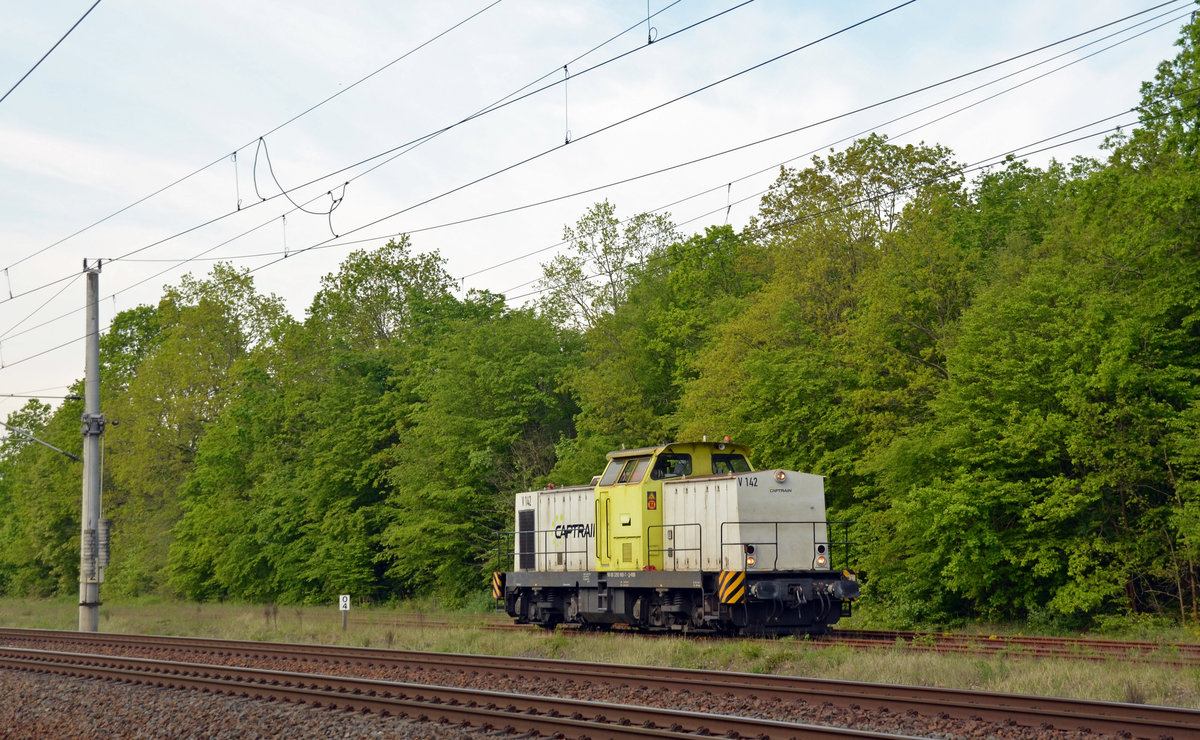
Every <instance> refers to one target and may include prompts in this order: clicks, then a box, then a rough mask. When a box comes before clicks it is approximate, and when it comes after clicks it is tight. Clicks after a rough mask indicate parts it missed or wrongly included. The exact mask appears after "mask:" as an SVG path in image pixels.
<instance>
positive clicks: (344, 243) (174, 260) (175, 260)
mask: <svg viewBox="0 0 1200 740" xmlns="http://www.w3.org/2000/svg"><path fill="white" fill-rule="evenodd" d="M677 2H678V0H677ZM1166 4H1170V3H1164V5H1166ZM668 7H669V6H668ZM1158 7H1161V6H1158ZM1143 12H1146V11H1143ZM1171 12H1173V11H1168V12H1166V13H1163V14H1160V15H1158V16H1154V17H1152V18H1150V19H1147V20H1143V21H1140V22H1138V23H1135V24H1133V25H1132V26H1129V27H1126V28H1123V29H1120V30H1118V31H1115V32H1113V33H1111V34H1108V35H1106V36H1103V37H1101V38H1099V39H1094V40H1092V41H1090V42H1088V43H1085V44H1082V45H1080V46H1077V47H1075V48H1073V49H1070V50H1068V51H1065V52H1062V53H1060V54H1057V55H1055V56H1053V57H1050V58H1048V59H1045V60H1042V61H1040V62H1037V63H1035V64H1032V65H1029V66H1026V67H1024V68H1022V69H1019V70H1016V71H1014V72H1011V73H1008V74H1005V75H1003V76H1001V77H998V78H996V79H994V80H991V81H989V82H986V83H983V84H980V85H977V86H975V87H972V88H970V89H968V90H965V91H963V92H959V93H956V94H954V95H951V96H949V97H947V98H944V99H942V100H940V101H936V102H934V103H931V104H929V105H926V106H923V107H921V108H918V109H916V110H915V111H911V112H909V113H906V114H904V115H901V116H897V117H895V118H892V119H890V120H888V121H885V122H883V123H881V124H877V125H874V126H872V127H868V128H867V129H864V130H863V131H861V132H859V133H856V134H852V135H849V136H845V137H842V138H841V139H838V140H836V141H834V142H831V143H828V144H824V145H822V146H820V147H817V148H815V149H813V150H811V151H808V152H806V153H804V154H801V155H797V156H794V157H791V158H789V159H787V160H784V161H783V162H780V163H778V164H773V165H770V166H768V167H766V168H762V169H760V170H757V171H755V172H752V173H750V174H748V175H743V176H741V177H739V178H735V179H733V180H731V181H729V183H725V184H722V185H720V186H718V187H721V188H724V187H726V186H727V185H730V186H731V185H732V184H733V183H737V182H742V181H744V180H747V179H750V178H751V177H754V176H757V175H760V174H763V173H764V172H767V171H769V170H773V169H776V168H777V167H780V166H785V165H787V164H790V163H791V162H793V161H796V160H798V159H802V158H804V157H807V156H811V155H812V154H814V153H816V152H817V151H821V150H823V149H825V148H828V147H832V146H835V145H837V144H839V143H842V142H845V141H848V140H851V139H854V138H857V137H858V136H861V135H863V134H865V133H868V132H870V131H872V130H879V129H880V128H881V127H883V126H886V125H889V124H891V123H894V122H896V121H899V120H903V119H905V118H908V117H911V116H913V115H916V114H918V113H921V112H924V111H926V110H929V109H931V108H934V107H936V106H938V105H941V104H943V103H945V102H948V101H951V100H954V99H957V98H960V97H963V96H964V95H967V94H970V93H972V92H976V91H978V90H980V89H983V88H985V87H988V86H990V85H993V84H996V83H997V82H1000V81H1003V80H1005V79H1009V78H1011V77H1013V76H1015V75H1018V74H1020V73H1022V72H1025V71H1028V70H1031V69H1034V68H1036V67H1038V66H1041V65H1044V64H1047V63H1049V62H1051V61H1054V60H1056V59H1060V58H1062V57H1063V56H1066V55H1067V54H1071V53H1074V52H1075V51H1079V50H1081V49H1084V48H1087V47H1089V46H1093V45H1095V44H1097V43H1100V42H1102V41H1105V40H1107V39H1110V38H1112V37H1113V36H1116V35H1120V34H1122V33H1125V32H1128V31H1130V30H1132V29H1134V28H1137V27H1138V26H1141V25H1145V24H1146V23H1151V22H1153V21H1155V20H1158V19H1159V18H1162V17H1164V16H1166V15H1170V13H1171ZM1140 14H1141V13H1138V14H1134V15H1133V16H1127V17H1126V18H1124V19H1120V20H1128V19H1130V18H1133V17H1136V16H1137V15H1140ZM1185 16H1186V14H1185ZM1182 17H1184V16H1178V17H1176V18H1172V19H1171V20H1168V21H1167V22H1165V23H1163V24H1160V25H1158V26H1154V27H1153V28H1151V29H1148V30H1145V31H1142V32H1141V33H1138V34H1136V35H1134V36H1131V37H1128V38H1126V39H1123V40H1121V41H1119V42H1117V43H1115V44H1112V45H1109V46H1107V47H1105V48H1104V49H1101V50H1099V51H1096V52H1093V53H1092V54H1089V55H1087V56H1084V57H1081V58H1080V59H1076V60H1074V61H1072V62H1069V63H1068V64H1064V65H1061V66H1059V67H1056V68H1055V69H1054V70H1051V71H1050V72H1046V73H1044V74H1042V75H1039V76H1038V77H1035V78H1032V79H1030V80H1026V81H1023V82H1021V83H1020V84H1018V85H1014V86H1012V87H1009V88H1007V89H1005V90H1004V91H1001V92H999V93H996V94H994V95H992V96H989V97H987V98H984V99H982V100H980V101H976V102H974V103H972V104H970V105H968V106H964V107H962V108H959V109H956V110H955V111H952V112H951V113H948V114H946V115H945V116H942V117H940V118H938V119H934V121H928V122H926V123H924V124H921V126H918V127H914V128H912V129H909V130H908V131H905V132H903V133H901V134H897V135H895V136H893V137H892V138H893V139H895V138H899V137H900V136H904V135H907V134H909V133H912V132H913V131H916V130H918V129H919V128H921V127H922V126H925V125H929V124H930V123H932V122H936V121H938V120H942V119H944V118H945V117H947V116H949V115H953V114H954V113H958V112H961V111H963V110H966V109H968V108H970V107H973V106H975V105H979V104H980V103H982V102H985V101H987V100H991V99H993V98H995V97H997V96H998V95H1001V94H1004V93H1007V92H1010V91H1012V90H1014V89H1016V88H1018V87H1021V86H1023V85H1025V84H1030V83H1031V82H1033V81H1036V80H1037V79H1041V78H1042V77H1045V76H1046V75H1048V74H1051V73H1052V72H1055V71H1059V70H1062V69H1064V68H1066V67H1068V66H1071V65H1073V64H1077V63H1078V62H1080V61H1083V60H1085V59H1088V58H1090V57H1092V56H1095V55H1096V54H1099V53H1101V52H1102V51H1107V50H1109V49H1112V48H1114V47H1115V46H1118V45H1119V44H1122V43H1125V42H1127V41H1130V40H1132V39H1134V38H1137V37H1139V36H1141V35H1144V34H1145V33H1149V32H1150V31H1152V30H1155V29H1157V28H1161V27H1162V26H1163V25H1167V24H1169V23H1171V22H1173V21H1174V20H1177V19H1178V18H1182ZM1120 20H1118V21H1114V22H1113V23H1116V22H1120ZM1113 23H1107V24H1103V25H1101V26H1097V27H1096V28H1094V29H1091V31H1087V32H1083V33H1080V34H1075V35H1073V36H1070V37H1067V39H1064V40H1063V41H1066V40H1071V39H1074V38H1079V37H1080V36H1083V35H1086V34H1087V33H1091V32H1094V31H1095V30H1098V29H1102V28H1106V27H1108V26H1111V25H1113ZM638 25H640V22H639V24H638ZM613 38H616V37H615V36H614V37H613ZM1063 41H1059V42H1055V44H1051V45H1047V46H1043V47H1039V48H1038V49H1035V50H1033V51H1031V52H1025V53H1024V54H1020V55H1017V56H1014V57H1009V58H1008V59H1005V60H1002V61H1000V62H996V63H993V64H990V65H987V66H985V67H980V68H978V69H976V70H972V71H970V72H967V73H965V74H962V75H956V76H954V77H951V78H948V79H947V80H943V81H941V82H937V83H933V84H932V85H927V86H924V87H921V88H918V89H917V90H914V91H910V92H908V93H904V94H902V95H899V96H894V97H892V98H888V99H886V100H883V101H879V102H876V103H873V104H871V105H868V106H864V107H861V108H858V109H855V110H852V111H849V112H846V113H843V114H840V115H839V116H835V117H832V118H827V119H824V120H822V121H817V122H814V123H810V124H806V125H804V126H801V127H798V128H793V129H790V130H788V131H785V132H782V133H779V134H775V135H772V136H769V137H765V138H762V139H758V140H756V141H753V142H749V143H747V144H742V145H739V146H736V147H732V148H728V149H725V150H722V151H719V152H715V153H712V154H708V155H705V156H703V157H699V158H695V159H691V160H687V161H685V162H681V163H677V164H674V165H670V166H667V167H663V168H659V169H656V170H652V171H650V172H645V173H642V174H639V175H635V176H631V177H628V178H623V179H621V180H617V181H614V182H608V183H605V184H603V185H598V186H593V187H590V188H586V189H583V190H578V191H574V192H572V193H568V194H565V195H560V196H555V197H553V198H548V199H544V200H540V201H536V202H534V203H528V204H522V205H519V206H514V207H512V208H507V209H502V210H499V211H492V212H489V213H486V214H481V215H477V216H472V217H467V218H463V219H457V220H454V221H450V222H446V223H441V224H436V225H433V226H429V227H420V228H416V229H409V230H406V231H405V232H404V233H405V234H415V233H421V232H423V231H429V230H433V229H438V228H445V227H447V226H454V225H459V224H463V223H468V222H472V221H477V220H481V219H484V218H490V217H494V216H498V215H503V214H507V213H512V212H515V211H519V210H525V209H528V208H533V207H537V206H540V205H545V204H548V203H552V202H556V201H560V200H564V199H567V198H572V197H577V196H579V195H584V194H587V193H590V192H595V191H598V190H602V189H606V188H611V187H615V186H618V185H622V184H626V183H628V182H632V181H634V180H638V179H643V178H646V177H651V176H654V175H657V174H661V173H663V172H667V171H670V170H673V169H679V168H681V167H686V166H689V165H692V164H696V163H698V162H703V161H706V160H708V159H712V158H715V157H719V156H723V155H725V154H729V153H733V152H737V151H741V150H743V149H746V148H749V147H751V146H755V145H758V144H762V143H765V142H769V141H772V140H775V139H778V138H781V137H784V136H788V135H791V134H794V133H797V132H800V131H803V130H806V129H808V128H812V127H814V126H818V125H821V124H823V123H828V122H830V121H833V120H837V119H838V118H843V117H846V116H849V115H853V114H855V113H859V112H862V111H865V110H869V109H871V108H874V107H878V106H881V105H884V104H886V103H889V102H894V101H895V100H897V99H900V98H904V97H908V96H911V95H915V94H917V93H919V92H923V91H926V90H928V89H930V88H934V87H938V86H941V85H944V84H947V83H948V82H952V81H955V80H958V79H961V78H963V77H966V76H970V75H973V74H975V73H977V72H980V71H983V70H986V69H990V68H993V67H995V66H998V65H1001V64H1003V63H1005V62H1007V61H1012V60H1014V59H1018V58H1021V57H1023V56H1028V55H1029V54H1031V53H1034V52H1036V51H1038V50H1043V49H1045V48H1049V47H1050V46H1054V45H1057V44H1059V43H1062V42H1063ZM600 46H603V44H601V45H600ZM600 46H597V47H594V48H600ZM582 56H586V53H585V55H581V57H582ZM581 57H577V59H578V58H581ZM714 189H716V188H709V189H706V190H704V191H700V192H699V193H696V194H694V195H691V196H686V197H685V198H681V199H678V200H676V201H673V202H671V203H669V204H666V205H664V206H660V207H658V208H655V209H651V210H650V211H649V212H657V211H661V210H665V209H666V208H671V207H673V206H675V205H678V204H679V203H682V202H685V201H687V200H690V199H692V198H695V197H700V196H702V195H704V194H707V193H708V192H711V191H712V190H714ZM763 192H765V191H758V192H757V193H755V194H752V195H750V196H746V197H743V198H739V199H738V200H736V201H733V202H732V203H731V204H727V206H726V208H728V207H730V206H731V205H740V204H741V203H744V202H746V201H747V200H750V199H753V198H755V197H758V196H759V195H761V194H762V193H763ZM320 197H322V196H317V197H316V198H314V199H313V200H316V199H317V198H320ZM297 208H299V206H297ZM294 210H296V209H293V211H294ZM706 215H707V214H706ZM284 217H286V214H285V216H284ZM274 221H275V219H274V218H273V219H271V220H270V221H267V222H264V223H262V224H260V225H258V226H256V227H253V228H251V229H249V230H247V231H244V232H242V233H240V234H238V235H235V236H234V237H231V238H229V239H226V240H224V241H222V242H220V243H218V244H216V245H214V246H213V247H210V248H208V249H205V250H203V251H202V252H200V253H198V254H196V255H193V256H192V257H190V258H186V259H183V260H180V259H178V258H168V259H158V260H154V259H141V260H130V261H139V262H172V263H174V264H173V266H172V267H168V268H166V269H164V270H160V271H158V272H156V273H154V274H152V275H150V276H148V277H146V278H143V279H142V280H139V281H137V282H135V283H133V284H132V285H129V286H126V287H125V288H123V289H121V290H118V291H115V292H114V293H113V294H111V295H110V296H106V298H105V299H107V298H114V299H115V296H116V295H119V294H120V293H122V292H125V291H127V290H131V289H132V288H134V287H137V286H139V285H142V284H144V283H146V282H148V281H150V280H152V279H154V278H156V277H159V276H161V275H163V274H165V273H167V272H170V271H171V270H173V269H174V268H175V267H178V266H181V265H183V264H186V263H188V262H191V261H200V260H201V259H203V255H205V254H207V253H209V252H212V251H215V250H216V249H218V248H220V247H223V246H226V245H227V244H229V243H231V242H233V241H236V240H237V239H239V238H242V237H244V236H246V235H248V234H250V233H253V232H254V231H257V230H259V229H262V228H264V227H266V226H268V225H269V224H271V223H273V222H274ZM396 236H398V235H396V234H388V235H386V236H376V237H370V238H367V239H361V240H354V241H340V242H337V243H322V244H319V245H313V246H311V247H309V248H308V249H306V250H302V251H308V250H309V249H325V248H334V247H344V246H350V245H355V244H360V243H366V242H373V241H379V240H382V239H387V238H395V237H396ZM563 244H564V242H561V241H560V242H557V243H554V244H551V245H549V246H546V247H541V248H539V249H536V250H533V251H531V252H527V253H524V254H522V255H518V256H516V257H512V258H510V259H508V260H504V261H503V262H500V263H497V264H495V265H491V266H489V267H485V268H482V269H480V270H477V271H475V272H472V273H468V274H465V275H463V276H461V277H460V278H459V281H462V280H466V279H467V278H470V277H474V276H476V275H479V274H482V273H485V272H488V271H490V270H493V269H496V268H498V267H502V266H505V265H508V264H512V263H513V262H517V261H519V260H521V259H526V258H528V257H531V256H534V255H536V254H541V253H544V252H546V251H549V250H551V249H554V248H557V247H560V246H562V245H563ZM279 254H281V253H280V252H277V251H271V252H260V253H252V254H246V255H234V256H224V257H218V258H212V259H219V260H231V259H248V258H257V257H274V256H278V255H279ZM283 254H285V255H286V256H291V255H293V254H296V252H288V251H286V250H285V252H283ZM127 259H128V258H127ZM110 260H111V258H110ZM529 282H534V281H529ZM525 284H528V283H525ZM516 287H521V286H516ZM60 292H61V291H60ZM79 310H82V309H75V310H73V311H71V312H68V313H66V314H62V315H60V316H58V317H56V318H54V319H50V320H48V321H46V322H43V323H41V324H38V325H36V326H34V327H31V329H29V330H26V332H27V331H31V330H33V329H37V328H40V327H42V326H45V325H47V324H49V323H53V322H54V321H57V320H60V319H62V318H65V317H67V316H69V315H71V314H73V313H76V312H78V311H79ZM10 331H11V330H10ZM26 332H20V333H19V334H17V335H16V336H20V334H24V333H26ZM4 336H6V335H4ZM0 338H3V337H2V336H0Z"/></svg>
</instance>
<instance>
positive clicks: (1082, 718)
mask: <svg viewBox="0 0 1200 740" xmlns="http://www.w3.org/2000/svg"><path fill="white" fill-rule="evenodd" d="M0 640H28V641H58V642H65V643H66V644H69V645H93V646H108V647H110V648H112V649H118V650H119V649H124V648H139V649H146V648H152V649H160V650H171V651H180V652H184V653H188V652H190V653H193V654H197V655H203V656H219V657H221V658H224V659H228V658H234V657H239V656H240V657H244V658H288V659H292V660H296V661H299V662H301V663H320V664H335V665H336V664H344V665H347V666H350V665H360V666H368V665H370V666H380V665H383V666H387V665H392V666H396V667H400V668H406V669H418V670H447V671H477V672H488V673H492V674H497V675H504V676H509V677H517V678H521V677H527V676H529V675H537V676H541V677H543V678H555V679H559V680H562V681H568V680H569V681H576V682H583V683H593V684H595V683H602V684H603V683H619V684H622V685H625V686H637V687H642V688H646V689H650V690H672V691H690V692H693V693H700V694H704V693H709V694H718V693H725V694H728V695H733V696H739V697H755V698H768V699H769V698H778V699H780V700H783V701H797V700H799V701H806V702H809V703H816V704H820V703H823V702H829V703H830V704H832V705H834V706H842V707H852V706H864V707H870V708H880V707H887V708H888V709H889V710H890V711H893V712H894V711H904V710H909V709H911V710H915V711H917V712H920V713H922V714H925V715H928V716H938V715H940V714H943V713H944V714H946V715H948V716H952V717H956V718H959V719H979V720H983V721H991V722H1008V721H1016V722H1018V723H1020V724H1024V725H1027V726H1031V727H1041V726H1042V725H1050V726H1052V727H1055V728H1057V729H1064V730H1076V729H1083V728H1086V729H1089V730H1091V731H1093V732H1107V733H1121V732H1129V733H1133V735H1134V736H1135V737H1148V738H1158V737H1159V736H1162V735H1168V736H1172V737H1174V738H1175V740H1184V739H1185V738H1196V740H1200V711H1198V710H1195V709H1183V708H1174V707H1160V706H1153V705H1144V704H1126V703H1119V702H1102V701H1089V700H1081V699H1071V698H1059V697H1037V696H1026V695H1020V694H1002V693H994V692H975V691H967V690H962V689H942V688H936V687H921V686H903V685H896V684H878V683H865V682H858V681H839V680H833V679H819V678H802V677H792V676H775V675H768V674H746V673H729V672H721V671H702V670H690V669H678V668H656V667H646V666H627V665H609V664H601V663H585V662H569V661H558V660H549V659H543V658H513V657H502V656H487V655H463V654H457V653H427V652H419V651H399V650H383V649H378V648H354V647H341V646H316V645H302V644H288V643H258V642H247V641H234V640H213V639H207V638H175V637H161V636H150V635H114V634H103V633H101V634H89V633H78V632H58V631H51V630H0Z"/></svg>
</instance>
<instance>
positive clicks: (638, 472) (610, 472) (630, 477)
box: [600, 457, 650, 486]
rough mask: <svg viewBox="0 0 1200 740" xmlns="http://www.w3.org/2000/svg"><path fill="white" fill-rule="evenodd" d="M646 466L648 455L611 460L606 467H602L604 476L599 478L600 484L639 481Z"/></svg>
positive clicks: (609, 484)
mask: <svg viewBox="0 0 1200 740" xmlns="http://www.w3.org/2000/svg"><path fill="white" fill-rule="evenodd" d="M648 467H650V458H649V457H631V458H626V459H624V460H612V461H611V462H609V463H608V467H607V468H605V469H604V477H602V478H601V479H600V485H602V486H611V485H614V484H615V485H622V484H625V483H641V482H642V478H643V477H644V476H645V475H646V468H648Z"/></svg>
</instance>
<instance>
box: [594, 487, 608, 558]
mask: <svg viewBox="0 0 1200 740" xmlns="http://www.w3.org/2000/svg"><path fill="white" fill-rule="evenodd" d="M611 515H612V499H611V497H610V496H609V492H608V491H597V492H596V569H597V570H605V569H607V568H609V567H610V566H611V565H612V536H611V532H612V529H611V525H612V521H611Z"/></svg>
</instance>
